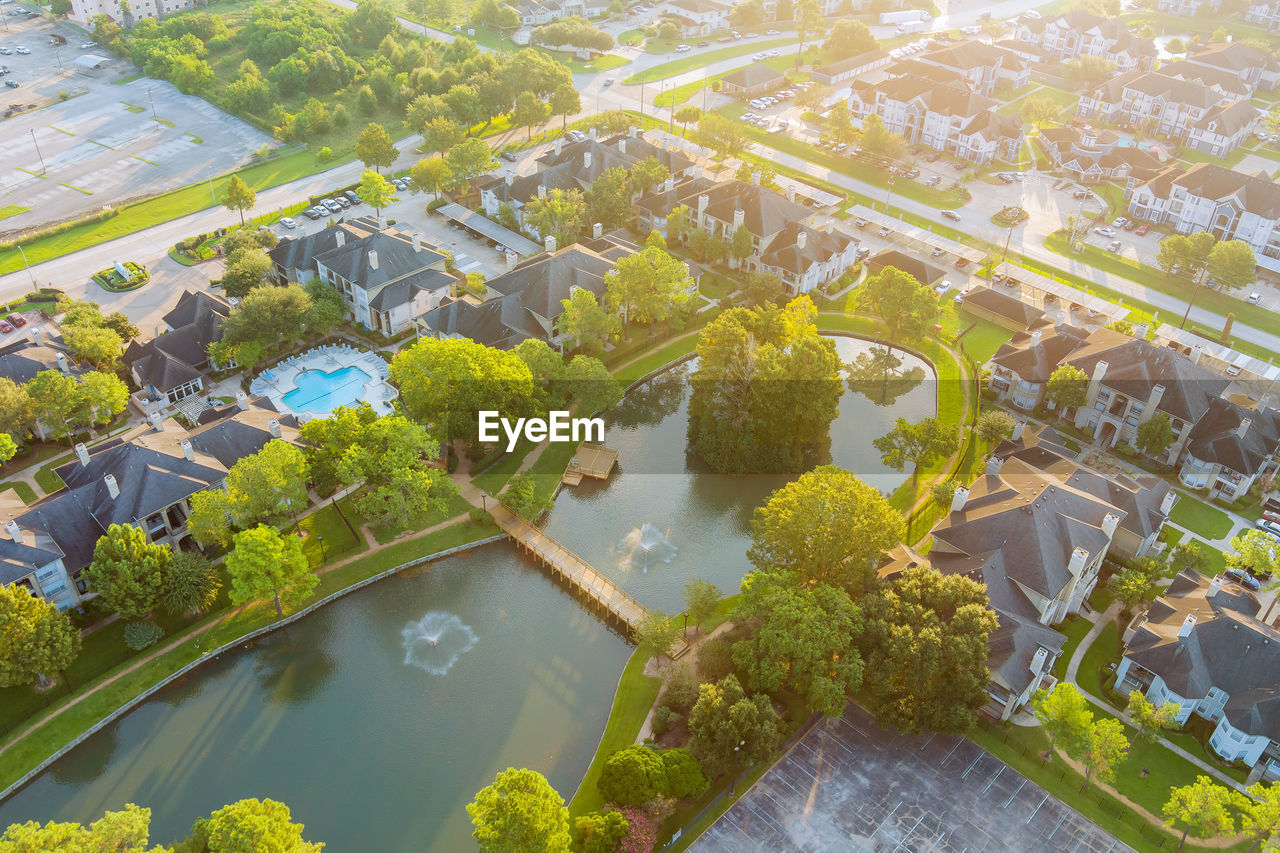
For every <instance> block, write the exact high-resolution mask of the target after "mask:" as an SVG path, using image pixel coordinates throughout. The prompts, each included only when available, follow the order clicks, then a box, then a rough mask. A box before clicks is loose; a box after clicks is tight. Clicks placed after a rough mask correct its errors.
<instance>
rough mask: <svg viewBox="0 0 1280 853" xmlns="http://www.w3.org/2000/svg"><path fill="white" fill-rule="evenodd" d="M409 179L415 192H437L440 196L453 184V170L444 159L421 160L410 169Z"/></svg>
mask: <svg viewBox="0 0 1280 853" xmlns="http://www.w3.org/2000/svg"><path fill="white" fill-rule="evenodd" d="M409 181H410V183H411V185H412V187H413V190H414V191H415V192H424V193H435V196H436V198H440V193H442V192H444V191H445V190H447V189H449V187H450V186H452V185H453V172H452V171H451V170H450V169H449V164H448V163H447V162H445V161H444V159H439V160H419V161H418V163H417V165H416V166H414V167H413V168H412V169H410V170H409Z"/></svg>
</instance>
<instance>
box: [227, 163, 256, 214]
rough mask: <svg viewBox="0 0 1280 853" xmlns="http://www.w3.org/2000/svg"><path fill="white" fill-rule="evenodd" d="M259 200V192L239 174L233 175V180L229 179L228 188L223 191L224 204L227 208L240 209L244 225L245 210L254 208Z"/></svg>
mask: <svg viewBox="0 0 1280 853" xmlns="http://www.w3.org/2000/svg"><path fill="white" fill-rule="evenodd" d="M257 201H258V196H257V193H255V192H254V191H253V190H252V189H250V187H249V185H248V184H246V183H245V182H244V179H243V178H241V177H240V176H239V175H232V176H231V180H229V181H227V188H226V190H225V191H224V192H223V193H222V206H223V207H225V208H226V209H227V210H235V211H238V212H239V213H240V224H241V225H244V212H245V211H246V210H253V206H254V204H256V203H257Z"/></svg>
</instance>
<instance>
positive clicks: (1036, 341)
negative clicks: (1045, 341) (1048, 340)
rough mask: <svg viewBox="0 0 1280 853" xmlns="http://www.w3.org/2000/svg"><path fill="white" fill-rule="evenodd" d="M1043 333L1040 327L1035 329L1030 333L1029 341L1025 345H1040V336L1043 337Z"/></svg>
mask: <svg viewBox="0 0 1280 853" xmlns="http://www.w3.org/2000/svg"><path fill="white" fill-rule="evenodd" d="M1043 335H1044V333H1043V332H1042V331H1041V330H1040V329H1036V330H1035V331H1034V332H1032V333H1031V341H1030V342H1029V343H1028V344H1027V346H1029V347H1038V346H1040V338H1041V337H1043Z"/></svg>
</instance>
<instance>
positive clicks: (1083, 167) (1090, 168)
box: [1034, 125, 1164, 184]
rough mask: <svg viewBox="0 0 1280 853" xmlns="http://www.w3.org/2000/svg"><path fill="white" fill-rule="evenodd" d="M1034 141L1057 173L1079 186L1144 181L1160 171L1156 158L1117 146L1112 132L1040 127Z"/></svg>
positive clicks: (1117, 139) (1128, 146) (1117, 137)
mask: <svg viewBox="0 0 1280 853" xmlns="http://www.w3.org/2000/svg"><path fill="white" fill-rule="evenodd" d="M1034 138H1035V141H1036V144H1037V145H1039V146H1040V149H1041V150H1042V151H1044V153H1045V154H1046V155H1047V156H1048V157H1049V158H1050V159H1051V160H1053V162H1054V164H1055V165H1056V166H1057V167H1058V168H1059V169H1061V170H1062V171H1063V172H1065V173H1066V174H1068V175H1070V176H1071V177H1072V178H1074V179H1075V180H1076V181H1079V182H1080V183H1082V184H1097V183H1101V182H1102V181H1116V180H1125V179H1128V178H1130V177H1133V178H1136V179H1137V180H1140V181H1145V180H1148V179H1150V178H1153V177H1155V176H1156V175H1157V174H1159V173H1160V170H1162V169H1163V168H1164V164H1163V163H1161V162H1160V160H1159V158H1158V157H1156V155H1154V154H1152V153H1151V152H1150V151H1148V150H1146V149H1145V148H1141V147H1139V146H1137V145H1131V144H1124V145H1121V144H1120V143H1121V141H1122V140H1121V138H1120V135H1119V134H1117V133H1116V132H1115V131H1112V130H1096V129H1094V128H1092V127H1088V126H1086V127H1075V126H1071V125H1067V126H1063V127H1044V128H1041V129H1040V133H1039V134H1037V135H1036V136H1035V137H1034ZM1125 141H1126V143H1127V140H1125Z"/></svg>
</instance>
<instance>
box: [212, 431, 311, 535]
mask: <svg viewBox="0 0 1280 853" xmlns="http://www.w3.org/2000/svg"><path fill="white" fill-rule="evenodd" d="M225 494H226V498H227V505H226V506H227V510H228V511H229V512H230V514H231V517H232V519H233V520H234V521H235V523H236V524H238V525H239V526H241V527H248V526H250V525H252V524H257V523H259V522H264V521H265V522H275V521H280V520H282V519H284V518H286V517H287V516H290V515H293V516H296V515H297V513H298V512H299V511H301V510H302V509H305V508H306V505H307V461H306V457H305V456H304V455H303V453H302V451H301V450H300V449H299V448H298V447H296V446H295V445H293V444H291V443H289V442H287V441H283V440H281V439H273V440H271V441H268V442H267V443H266V444H264V445H263V446H262V449H260V450H259V451H258V452H257V453H252V454H250V455H248V456H242V457H241V458H240V459H238V460H237V461H236V463H235V464H234V465H232V466H231V470H230V471H228V472H227V485H226V489H225Z"/></svg>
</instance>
